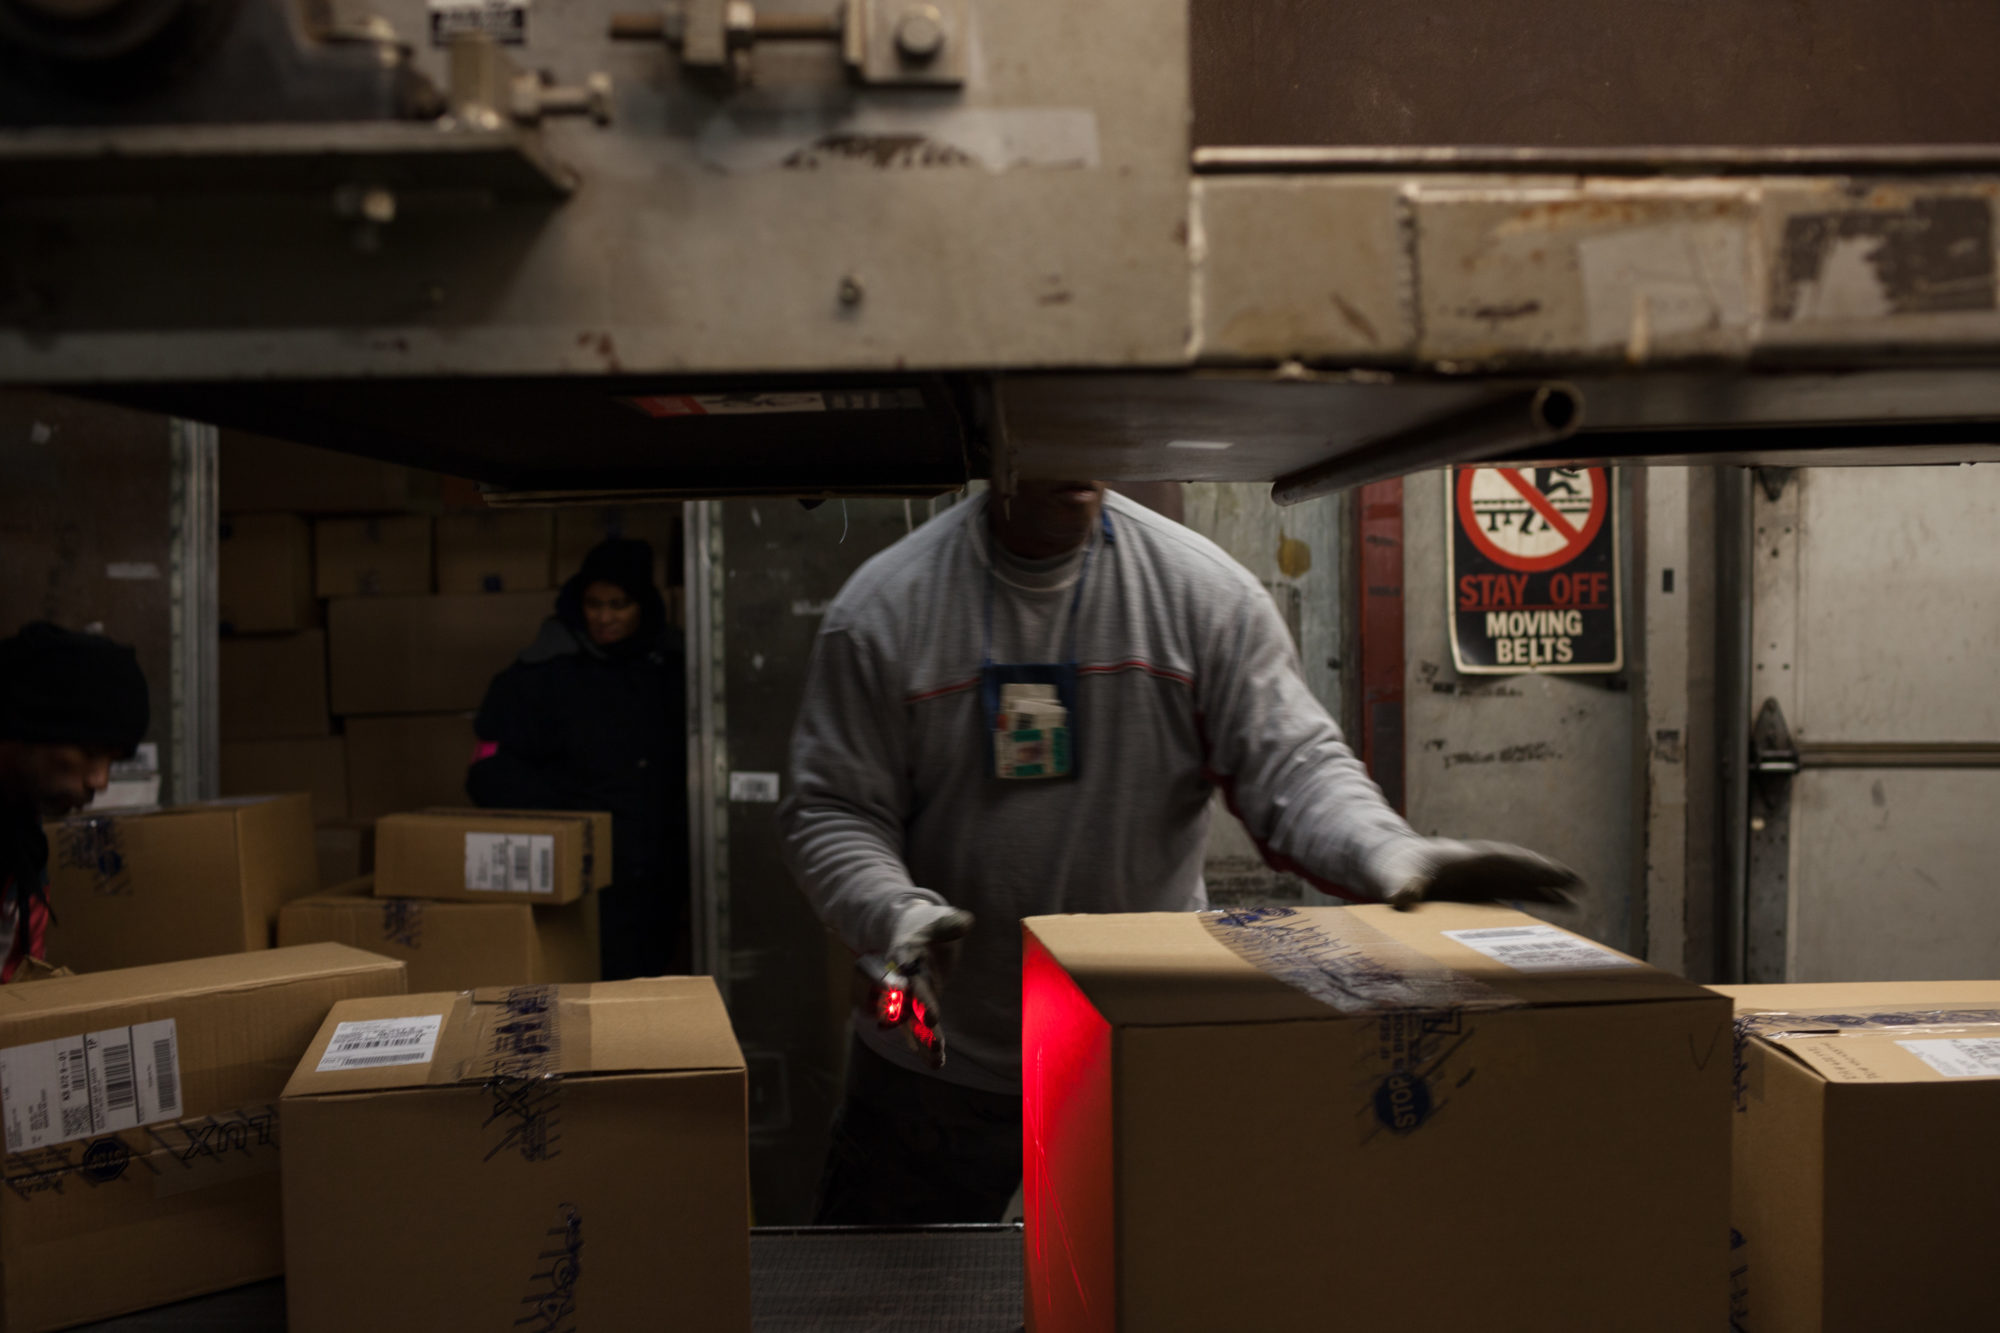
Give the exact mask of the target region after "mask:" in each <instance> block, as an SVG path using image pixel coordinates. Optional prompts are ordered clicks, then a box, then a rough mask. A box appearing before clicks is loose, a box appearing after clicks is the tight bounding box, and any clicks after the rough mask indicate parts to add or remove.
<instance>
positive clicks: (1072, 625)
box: [979, 500, 1117, 670]
mask: <svg viewBox="0 0 2000 1333" xmlns="http://www.w3.org/2000/svg"><path fill="white" fill-rule="evenodd" d="M987 503H988V504H991V503H992V501H991V500H988V501H987ZM1098 520H1099V526H1100V529H1101V531H1102V532H1103V534H1104V544H1105V545H1106V546H1110V545H1112V544H1113V543H1115V542H1116V541H1117V538H1116V537H1115V536H1113V534H1112V531H1111V515H1110V514H1108V513H1104V512H1102V511H1100V512H1099V514H1098ZM986 537H987V540H988V541H991V542H993V549H992V550H990V551H989V552H987V560H986V642H985V643H984V644H983V645H982V646H981V647H980V650H979V665H980V668H981V670H984V669H985V668H986V667H989V666H991V665H993V585H994V584H996V583H998V582H999V581H1000V574H999V570H998V565H999V563H1000V552H999V545H1000V543H999V542H998V540H996V539H995V538H994V536H993V534H992V532H991V531H990V530H989V531H988V532H987V534H986ZM1097 545H1098V544H1097V543H1096V542H1092V543H1090V545H1089V546H1087V547H1085V548H1084V552H1083V568H1082V569H1081V570H1080V571H1078V573H1077V576H1076V591H1075V592H1074V593H1072V594H1070V599H1069V626H1068V628H1067V629H1065V630H1064V631H1063V638H1064V640H1065V641H1066V644H1067V646H1066V648H1065V650H1064V651H1065V652H1066V653H1067V654H1068V656H1067V657H1066V658H1065V659H1064V665H1067V666H1075V665H1076V611H1077V608H1078V607H1080V606H1082V605H1083V587H1084V584H1086V583H1088V582H1089V581H1090V562H1091V560H1092V558H1093V557H1095V556H1096V555H1097Z"/></svg>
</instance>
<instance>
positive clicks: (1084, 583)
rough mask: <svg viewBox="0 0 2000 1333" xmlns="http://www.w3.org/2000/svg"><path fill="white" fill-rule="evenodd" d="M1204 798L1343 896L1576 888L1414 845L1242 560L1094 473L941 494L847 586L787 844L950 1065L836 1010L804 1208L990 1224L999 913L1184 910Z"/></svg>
mask: <svg viewBox="0 0 2000 1333" xmlns="http://www.w3.org/2000/svg"><path fill="white" fill-rule="evenodd" d="M1218 786H1219V787H1221V788H1222V790H1223V791H1224V793H1225V794H1226V795H1227V797H1228V799H1229V802H1230V806H1231V808H1232V809H1233V810H1235V811H1236V812H1237V814H1238V816H1239V817H1240V818H1241V819H1242V821H1243V824H1244V826H1245V827H1246V828H1247V829H1248V830H1249V831H1250V833H1251V834H1252V835H1253V836H1254V837H1255V838H1256V839H1257V841H1258V842H1259V843H1260V844H1261V845H1262V847H1263V848H1264V849H1265V853H1266V855H1267V856H1268V857H1269V858H1270V859H1271V860H1272V862H1273V863H1274V864H1276V865H1280V866H1282V867H1284V868H1286V869H1289V870H1293V871H1296V872H1297V873H1299V874H1302V875H1304V876H1305V877H1306V878H1307V879H1309V880H1310V881H1312V882H1314V883H1316V884H1318V885H1320V886H1321V887H1324V888H1326V889H1328V890H1329V891H1330V892H1334V893H1341V894H1344V895H1345V896H1347V897H1350V898H1360V899H1387V900H1390V901H1395V902H1398V903H1399V904H1405V905H1407V904H1410V903H1414V902H1415V901H1417V900H1418V899H1420V898H1423V897H1425V896H1431V897H1506V898H1542V899H1551V898H1555V897H1559V896H1560V894H1561V891H1562V890H1563V889H1564V888H1566V887H1567V886H1568V885H1569V884H1571V883H1573V882H1574V878H1575V877H1574V876H1573V875H1572V874H1571V873H1570V872H1569V871H1567V870H1565V869H1564V868H1562V867H1561V866H1559V865H1556V864H1555V863H1554V862H1551V861H1548V860H1546V859H1544V858H1542V857H1539V856H1536V855H1535V854H1534V853H1531V852H1526V851H1522V850H1521V849H1518V848H1512V847H1505V846H1501V845H1498V844H1491V843H1483V844H1482V843H1458V842H1446V841H1441V840H1437V839H1429V838H1423V837H1420V836H1418V835H1417V834H1416V833H1415V831H1413V830H1412V829H1411V828H1410V826H1409V825H1408V824H1406V823H1405V822H1404V821H1403V820H1402V818H1401V817H1400V816H1398V815H1397V814H1396V812H1395V811H1394V810H1392V809H1390V807H1389V806H1388V804H1387V803H1386V802H1385V801H1384V800H1383V799H1382V794H1381V792H1380V790H1379V789H1378V788H1377V787H1376V786H1375V784H1374V783H1373V782H1371V781H1370V780H1369V778H1368V775H1367V773H1366V772H1365V771H1364V770H1363V768H1362V767H1361V765H1360V763H1359V762H1358V761H1357V760H1356V759H1355V757H1354V754H1353V753H1352V752H1351V751H1350V750H1349V749H1348V748H1347V746H1346V744H1345V743H1343V741H1342V740H1341V736H1340V731H1339V729H1338V728H1337V727H1336V726H1335V725H1334V723H1333V720H1332V719H1331V718H1330V717H1328V716H1327V713H1326V710H1325V709H1324V708H1322V707H1321V706H1320V704H1319V702H1318V700H1316V699H1315V698H1314V697H1313V696H1312V694H1311V693H1310V692H1309V691H1308V690H1307V688H1306V684H1305V681H1304V679H1303V678H1302V676H1301V675H1300V671H1299V666H1298V662H1297V659H1296V655H1295V652H1294V649H1293V646H1292V642H1291V639H1290V637H1289V635H1288V634H1287V633H1286V630H1285V627H1284V624H1283V622H1281V621H1280V620H1279V618H1278V615H1277V610H1276V608H1275V607H1274V606H1273V605H1272V602H1271V599H1270V597H1269V596H1268V595H1267V594H1266V593H1265V591H1264V589H1263V588H1262V587H1261V586H1259V584H1258V583H1257V581H1256V580H1255V579H1254V578H1252V577H1251V575H1250V573H1249V571H1247V570H1245V569H1244V568H1243V567H1242V566H1241V565H1238V564H1237V563H1236V562H1235V561H1233V560H1231V559H1230V558H1229V557H1228V556H1227V555H1225V554H1223V552H1222V551H1221V550H1220V549H1219V548H1218V547H1216V546H1215V545H1214V544H1213V543H1211V542H1209V541H1207V540H1206V539H1204V538H1202V537H1200V536H1198V535H1196V534H1195V533H1193V532H1191V531H1189V530H1188V529H1186V528H1184V527H1182V526H1180V525H1179V524H1177V523H1174V522H1171V521H1169V520H1167V519H1164V518H1161V517H1160V516H1158V515H1156V514H1154V513H1152V512H1150V511H1148V510H1146V509H1144V508H1142V507H1140V506H1139V505H1137V504H1134V503H1132V502H1131V501H1129V500H1126V499H1125V498H1123V497H1121V496H1118V495H1115V494H1112V495H1107V494H1106V493H1105V491H1104V488H1103V486H1102V485H1101V484H1099V483H1095V482H1024V483H1022V484H1021V485H1020V486H1019V488H1018V489H1017V490H1016V491H1015V493H1014V494H1012V495H1011V496H1007V497H1005V498H1002V497H1000V496H999V495H997V494H989V495H988V496H986V497H980V498H976V499H974V500H973V501H971V502H970V503H966V504H961V505H958V506H955V507H954V508H952V509H951V510H949V511H948V512H947V513H945V514H942V515H940V516H939V517H938V518H937V519H935V520H933V521H932V522H930V523H927V524H925V525H924V526H923V527H922V528H920V529H918V530H917V531H916V532H915V533H913V534H912V535H911V536H909V537H907V538H905V539H904V540H903V541H901V542H898V543H897V544H896V545H895V546H893V547H891V548H890V549H889V550H887V551H884V552H882V553H881V554H880V555H878V556H876V557H875V558H874V559H872V560H870V561H869V562H868V563H867V564H866V565H864V566H862V568H861V569H860V570H859V571H858V572H857V573H856V574H855V575H854V577H853V578H852V579H851V580H849V582H848V584H847V586H846V587H845V588H843V589H842V590H841V593H840V595H839V597H837V598H836V599H835V600H834V602H833V605H832V606H831V607H830V608H829V609H828V611H827V614H826V619H825V621H824V623H823V624H822V626H821V629H820V633H819V640H818V643H817V645H816V646H815V648H814V652H813V661H812V666H811V670H810V673H809V675H808V679H807V684H806V692H805V699H804V702H803V704H802V706H801V708H800V711H799V717H798V723H797V727H796V730H795V732H794V735H793V738H792V783H791V795H790V797H789V798H788V799H787V800H786V801H785V803H784V806H783V808H782V810H781V811H780V819H781V825H782V830H783V835H784V838H785V843H786V855H787V859H788V861H789V863H790V865H791V868H792V871H793V874H794V875H795V876H796V877H797V878H798V881H799V883H800V885H801V886H802V887H803V888H804V890H805V893H806V895H807V897H808V898H809V899H810V900H811V901H812V904H813V906H814V908H815V909H816V910H817V911H818V912H819V914H820V917H821V919H822V920H824V921H825V922H826V924H827V926H828V927H830V928H831V929H832V930H833V931H834V932H835V934H837V935H838V936H839V937H840V938H841V940H842V941H844V942H845V943H846V944H847V946H848V947H849V948H851V949H853V950H854V951H855V952H856V954H857V955H869V956H873V957H876V958H879V959H884V960H888V961H889V962H890V963H891V964H892V965H894V966H896V967H899V968H901V969H903V971H904V972H906V973H910V974H915V975H920V976H922V977H924V978H925V979H926V984H925V986H924V987H920V990H921V991H922V993H923V994H925V995H926V996H927V997H928V998H930V999H931V1000H932V1002H933V1005H934V1009H933V1011H932V1012H930V1013H927V1014H926V1015H925V1017H926V1018H927V1019H932V1020H934V1019H936V1018H938V1014H937V1012H936V1010H938V1009H941V1010H942V1015H943V1016H942V1022H941V1023H939V1024H938V1026H939V1027H940V1028H941V1029H942V1031H943V1032H944V1033H945V1034H947V1037H948V1049H949V1058H948V1059H946V1060H945V1061H944V1063H943V1064H942V1067H937V1068H934V1067H933V1060H930V1059H926V1057H925V1053H922V1052H919V1051H918V1050H917V1049H915V1048H914V1047H913V1045H912V1044H911V1043H910V1042H909V1041H908V1040H907V1039H906V1034H907V1033H908V1032H909V1031H910V1028H911V1025H910V1024H909V1023H908V1022H907V1021H906V1022H905V1023H904V1024H902V1025H901V1026H900V1027H897V1028H893V1029H888V1028H884V1027H882V1026H881V1025H880V1024H879V1023H878V1022H877V1021H876V1018H875V1016H874V1015H868V1014H858V1015H857V1021H856V1024H855V1043H854V1048H853V1055H852V1058H851V1059H850V1061H849V1071H848V1083H847V1090H846V1098H845V1101H844V1103H843V1105H842V1108H841V1110H840V1113H839V1116H838V1119H837V1121H836V1124H835V1128H834V1142H833V1146H832V1149H831V1152H830V1154H829V1157H828V1162H827V1171H826V1176H825V1178H824V1180H823V1181H822V1185H821V1198H820V1203H819V1220H820V1221H821V1222H823V1223H843V1224H896V1223H931V1222H966V1221H993V1220H996V1219H997V1218H998V1217H999V1216H1000V1214H1001V1212H1002V1210H1003V1209H1004V1207H1005V1205H1006V1203H1007V1201H1008V1199H1009V1198H1010V1196H1011V1195H1012V1194H1013V1192H1014V1189H1015V1186H1016V1184H1017V1183H1018V1181H1019V1179H1020V1114H1021V1103H1020V1040H1021V1032H1020V1028H1021V1003H1020V1002H1021V995H1020V988H1021V939H1020V936H1021V930H1020V922H1021V919H1022V918H1024V917H1028V916H1035V915H1038V914H1043V913H1056V912H1146V911H1193V910H1197V909H1200V908H1202V907H1205V906H1206V905H1207V900H1206V896H1205V892H1204V889H1203V885H1202V856H1203V847H1204V844H1205V842H1206V839H1207V833H1208V812H1209V798H1210V795H1211V793H1212V792H1213V791H1214V790H1215V789H1216V788H1217V787H1218ZM939 983H942V991H941V993H940V992H938V991H936V990H933V989H931V987H935V986H937V985H938V984H939Z"/></svg>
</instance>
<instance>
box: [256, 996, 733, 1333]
mask: <svg viewBox="0 0 2000 1333" xmlns="http://www.w3.org/2000/svg"><path fill="white" fill-rule="evenodd" d="M385 1094H386V1095H385ZM745 1097H746V1079H745V1073H744V1063H743V1056H742V1053H741V1051H740V1050H739V1049H738V1047H737V1044H736V1040H735V1037H734V1036H733V1035H732V1033H731V1031H730V1027H729V1017H728V1015H727V1013H725V1012H724V1010H723V1007H722V1001H721V997H720V996H719V995H718V994H717V993H716V990H715V986H714V983H713V982H711V981H710V980H709V979H708V978H707V977H663V978H657V979H653V980H647V981H622V982H612V983H608V984H599V985H592V986H523V987H516V988H512V989H508V990H489V991H476V992H473V993H471V994H464V993H458V994H448V993H447V994H424V995H410V996H403V997H395V998H389V999H376V1000H355V1001H351V1002H349V1003H346V1004H341V1005H337V1006H335V1008H334V1010H333V1012H332V1013H331V1014H329V1015H328V1016H327V1019H326V1022H325V1024H324V1025H323V1026H322V1027H321V1030H320V1033H319V1035H318V1036H317V1037H316V1038H314V1040H313V1042H312V1045H311V1047H310V1048H309V1049H308V1050H307V1051H306V1053H305V1058H304V1059H303V1060H301V1061H300V1062H299V1064H298V1068H297V1072H296V1073H294V1075H293V1076H292V1081H291V1082H290V1084H288V1085H287V1086H286V1088H285V1095H284V1100H283V1102H282V1107H283V1113H284V1114H283V1118H284V1126H285V1152H284V1163H283V1165H284V1183H285V1224H284V1237H285V1252H286V1260H287V1264H286V1269H287V1272H286V1283H285V1288H286V1290H285V1294H286V1301H287V1304H288V1306H289V1314H290V1327H291V1329H292V1333H321V1330H325V1331H326V1333H346V1331H347V1330H349V1329H356V1328H366V1329H371V1330H379V1331H380V1333H395V1331H398V1330H408V1331H409V1333H434V1331H435V1330H438V1329H447V1328H449V1329H474V1328H481V1329H483V1328H518V1327H522V1326H524V1325H527V1324H532V1325H533V1326H534V1327H535V1328H546V1329H570V1328H603V1329H641V1328H655V1327H661V1326H662V1325H663V1321H664V1322H665V1323H668V1324H671V1325H672V1326H673V1327H676V1328H689V1329H704V1330H715V1331H716V1333H727V1331H728V1330H747V1329H748V1328H749V1327H750V1248H749V1200H748V1194H749V1189H748V1167H749V1162H748V1129H747V1123H746V1115H745ZM383 1145H393V1150H390V1151H384V1150H383ZM664 1200H672V1201H674V1203H673V1206H672V1207H663V1206H662V1202H663V1201H664ZM385 1219H392V1220H393V1232H394V1235H395V1236H397V1237H400V1238H401V1240H400V1241H399V1242H398V1243H390V1244H385V1243H384V1239H383V1238H384V1234H385V1233H384V1231H383V1225H384V1220H385ZM357 1274H359V1275H362V1277H361V1278H360V1279H359V1280H357Z"/></svg>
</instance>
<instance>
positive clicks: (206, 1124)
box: [4, 1104, 278, 1202]
mask: <svg viewBox="0 0 2000 1333" xmlns="http://www.w3.org/2000/svg"><path fill="white" fill-rule="evenodd" d="M277 1170H278V1110H277V1108H276V1107H275V1106H271V1105H269V1104H265V1105H261V1106H248V1107H243V1108H240V1109H238V1110H234V1111H219V1112H216V1113H215V1114H213V1115H204V1116H190V1117H188V1118H186V1119H182V1120H167V1121H162V1122H161V1123H159V1124H156V1125H141V1126H140V1127H138V1128H137V1129H122V1130H114V1131H112V1132H110V1133H107V1134H102V1135H99V1136H98V1137H97V1138H94V1139H89V1140H77V1141H75V1142H72V1143H59V1144H53V1145H51V1146H49V1147H46V1148H35V1149H31V1150H29V1151H27V1152H23V1153H13V1154H10V1155H9V1156H8V1157H7V1158H6V1165H5V1171H4V1183H5V1185H6V1187H7V1190H8V1192H10V1193H12V1194H14V1195H15V1196H16V1197H18V1198H20V1199H22V1200H25V1201H29V1202H32V1201H33V1200H34V1199H36V1198H38V1197H41V1196H45V1195H51V1194H53V1195H58V1196H60V1195H62V1194H64V1193H65V1192H66V1191H68V1190H69V1189H71V1188H91V1189H95V1188H98V1187H101V1186H105V1185H109V1184H112V1183H113V1182H114V1181H121V1180H127V1179H130V1180H151V1181H152V1184H153V1195H154V1197H155V1198H167V1197H170V1196H172V1195H176V1194H187V1193H191V1192H193V1191H195V1190H201V1189H208V1188H210V1187H212V1186H215V1185H225V1184H228V1183H229V1182H231V1181H234V1180H242V1179H244V1178H246V1177H249V1176H257V1175H269V1174H272V1173H274V1172H276V1171H277Z"/></svg>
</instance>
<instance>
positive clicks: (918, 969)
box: [888, 903, 972, 1004]
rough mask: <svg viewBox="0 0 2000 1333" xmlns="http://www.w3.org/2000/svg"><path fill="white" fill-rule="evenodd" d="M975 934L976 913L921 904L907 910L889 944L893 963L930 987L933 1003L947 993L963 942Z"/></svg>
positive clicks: (899, 920) (899, 969)
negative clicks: (947, 984) (973, 920)
mask: <svg viewBox="0 0 2000 1333" xmlns="http://www.w3.org/2000/svg"><path fill="white" fill-rule="evenodd" d="M971 930H972V913H970V912H967V911H964V910H963V909H961V908H957V907H947V906H945V905H944V904H942V903H919V904H917V905H915V906H912V907H909V908H906V909H904V912H903V915H902V916H901V918H899V919H898V920H897V922H896V933H895V935H894V936H893V937H892V938H891V939H890V941H889V955H888V957H889V963H890V965H891V966H893V967H894V968H895V969H896V970H897V971H899V972H901V973H903V974H904V975H906V976H909V977H922V978H924V979H925V980H926V981H927V982H929V984H930V989H931V991H932V995H931V997H930V1002H931V1003H932V1004H935V1003H936V1001H937V994H936V993H937V992H939V991H942V990H943V989H944V985H945V982H946V981H947V980H948V979H949V978H950V976H951V969H952V965H953V964H954V963H956V962H957V961H958V948H959V941H960V940H962V939H964V938H965V937H966V935H968V934H969V933H971Z"/></svg>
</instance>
